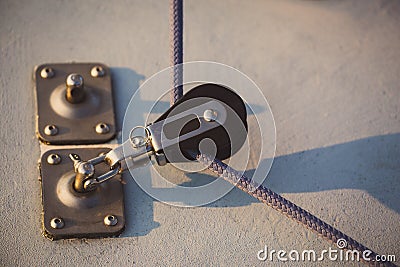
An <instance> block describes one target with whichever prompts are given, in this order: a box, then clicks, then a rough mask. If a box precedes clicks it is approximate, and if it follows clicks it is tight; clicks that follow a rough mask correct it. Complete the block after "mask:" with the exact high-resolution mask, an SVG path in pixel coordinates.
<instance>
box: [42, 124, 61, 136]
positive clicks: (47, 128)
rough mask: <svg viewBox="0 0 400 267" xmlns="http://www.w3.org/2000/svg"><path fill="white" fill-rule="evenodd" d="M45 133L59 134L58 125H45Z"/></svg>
mask: <svg viewBox="0 0 400 267" xmlns="http://www.w3.org/2000/svg"><path fill="white" fill-rule="evenodd" d="M44 134H45V135H50V136H53V135H56V134H58V128H57V126H55V125H46V126H45V127H44Z"/></svg>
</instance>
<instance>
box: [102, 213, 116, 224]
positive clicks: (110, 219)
mask: <svg viewBox="0 0 400 267" xmlns="http://www.w3.org/2000/svg"><path fill="white" fill-rule="evenodd" d="M117 223H118V219H117V216H115V215H107V216H106V217H104V224H105V225H107V226H114V225H116V224H117Z"/></svg>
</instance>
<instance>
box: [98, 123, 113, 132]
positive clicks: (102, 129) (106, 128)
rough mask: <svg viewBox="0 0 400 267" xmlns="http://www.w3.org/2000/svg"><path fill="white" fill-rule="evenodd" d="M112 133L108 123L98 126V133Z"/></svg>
mask: <svg viewBox="0 0 400 267" xmlns="http://www.w3.org/2000/svg"><path fill="white" fill-rule="evenodd" d="M109 131H110V126H108V124H107V123H104V122H100V123H98V124H97V125H96V133H98V134H106V133H108V132H109Z"/></svg>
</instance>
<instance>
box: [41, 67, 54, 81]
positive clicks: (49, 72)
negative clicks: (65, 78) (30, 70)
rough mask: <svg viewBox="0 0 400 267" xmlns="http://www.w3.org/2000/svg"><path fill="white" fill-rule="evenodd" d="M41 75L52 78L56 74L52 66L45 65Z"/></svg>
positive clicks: (44, 77)
mask: <svg viewBox="0 0 400 267" xmlns="http://www.w3.org/2000/svg"><path fill="white" fill-rule="evenodd" d="M40 76H41V77H42V78H43V79H50V78H52V77H53V76H54V71H53V69H52V68H48V67H44V68H43V69H42V70H41V71H40Z"/></svg>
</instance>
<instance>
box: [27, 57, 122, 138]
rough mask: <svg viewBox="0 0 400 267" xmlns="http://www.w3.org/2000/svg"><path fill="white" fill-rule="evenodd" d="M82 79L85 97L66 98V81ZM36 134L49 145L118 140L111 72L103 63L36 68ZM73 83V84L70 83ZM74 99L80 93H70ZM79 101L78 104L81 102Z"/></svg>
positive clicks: (41, 66)
mask: <svg viewBox="0 0 400 267" xmlns="http://www.w3.org/2000/svg"><path fill="white" fill-rule="evenodd" d="M70 74H78V76H79V77H80V78H83V82H82V81H81V82H82V83H83V89H82V90H83V91H84V96H83V97H82V95H81V94H80V95H79V98H78V97H75V100H76V101H72V100H71V98H68V97H67V77H68V76H69V75H70ZM34 80H35V92H36V101H37V105H36V106H37V119H36V120H37V122H36V126H37V128H36V132H37V136H38V138H39V139H40V140H41V141H42V142H44V143H47V144H55V145H59V144H94V143H104V142H106V141H108V140H110V139H112V138H113V137H114V136H115V132H116V131H115V118H114V107H113V95H112V83H111V75H110V69H109V68H108V67H107V66H105V65H103V64H100V63H62V64H43V65H40V66H37V67H36V68H35V73H34ZM70 82H71V81H70ZM68 93H69V94H68V96H69V97H71V96H72V97H74V94H75V93H81V92H77V91H75V92H74V91H70V92H68ZM78 100H79V101H78Z"/></svg>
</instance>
